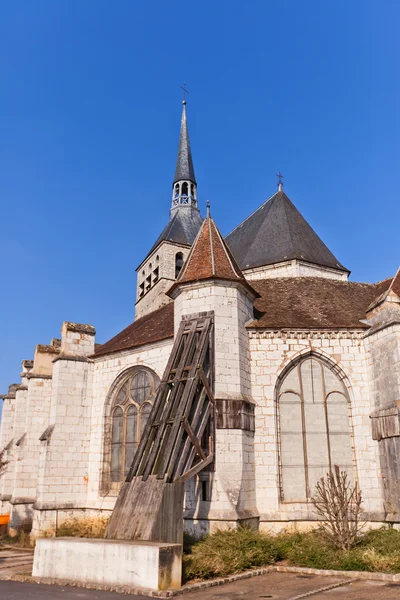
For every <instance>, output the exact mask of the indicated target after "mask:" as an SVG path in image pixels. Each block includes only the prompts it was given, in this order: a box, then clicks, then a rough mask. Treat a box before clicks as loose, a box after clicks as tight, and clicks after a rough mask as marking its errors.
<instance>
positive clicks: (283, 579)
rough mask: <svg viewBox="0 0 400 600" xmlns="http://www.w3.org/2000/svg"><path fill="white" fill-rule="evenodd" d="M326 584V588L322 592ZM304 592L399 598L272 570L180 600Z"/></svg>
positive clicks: (282, 599)
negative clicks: (265, 573)
mask: <svg viewBox="0 0 400 600" xmlns="http://www.w3.org/2000/svg"><path fill="white" fill-rule="evenodd" d="M341 583H342V584H343V585H338V584H341ZM335 585H336V586H337V587H333V586H335ZM330 586H332V588H331V589H330V590H326V591H322V588H329V587H330ZM0 590H1V588H0ZM318 590H321V591H318ZM310 592H311V593H310ZM305 595H307V597H309V598H310V599H311V600H399V598H400V584H399V583H386V584H385V583H383V582H381V581H361V580H360V581H352V580H351V579H344V578H342V577H322V576H320V575H319V576H317V575H299V574H297V573H276V572H275V573H274V572H272V573H268V574H267V575H261V576H259V577H252V578H251V579H242V580H241V581H236V582H234V583H228V584H227V585H224V586H221V587H211V588H208V589H205V590H200V591H198V592H193V593H191V594H189V595H187V596H182V600H183V599H184V598H185V599H187V600H258V599H261V598H270V599H271V600H294V599H295V598H296V599H297V598H302V597H305ZM178 598H179V596H178Z"/></svg>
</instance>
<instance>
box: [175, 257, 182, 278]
mask: <svg viewBox="0 0 400 600" xmlns="http://www.w3.org/2000/svg"><path fill="white" fill-rule="evenodd" d="M182 267H183V254H182V252H177V253H176V254H175V279H177V278H178V275H179V273H180V272H181V269H182Z"/></svg>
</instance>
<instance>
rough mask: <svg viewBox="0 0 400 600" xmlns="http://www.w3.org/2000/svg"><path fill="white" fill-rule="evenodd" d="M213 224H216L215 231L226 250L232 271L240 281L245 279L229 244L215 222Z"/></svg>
mask: <svg viewBox="0 0 400 600" xmlns="http://www.w3.org/2000/svg"><path fill="white" fill-rule="evenodd" d="M213 223H214V227H215V231H216V232H217V235H218V238H219V240H220V242H221V244H222V247H223V249H224V250H225V254H226V256H227V258H228V261H229V264H230V266H231V268H232V271H233V272H234V273H235V274H236V276H237V277H238V279H245V276H244V275H243V272H242V270H241V268H240V267H239V265H238V264H237V263H236V261H235V259H234V258H233V256H232V254H231V252H230V250H229V247H228V244H227V243H226V242H225V240H224V239H223V237H222V235H221V233H220V231H219V229H218V227H216V225H215V222H214V221H213Z"/></svg>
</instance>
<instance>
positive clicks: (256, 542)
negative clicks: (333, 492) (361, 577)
mask: <svg viewBox="0 0 400 600" xmlns="http://www.w3.org/2000/svg"><path fill="white" fill-rule="evenodd" d="M279 560H286V561H287V562H288V563H289V564H291V565H294V566H299V567H311V568H315V569H335V570H336V569H337V570H343V571H378V572H382V573H400V531H397V530H394V529H387V528H382V529H378V530H371V531H369V532H367V533H366V534H364V535H360V536H359V538H358V540H357V543H356V545H355V546H354V547H353V548H351V549H350V550H341V549H337V548H335V546H334V545H333V544H332V543H331V542H329V541H328V540H327V539H326V538H325V537H324V536H323V535H321V532H320V530H315V531H310V532H307V533H293V532H282V533H280V534H277V535H269V534H262V533H259V532H255V531H252V530H250V529H240V528H239V529H231V530H228V531H217V532H216V533H214V534H213V535H209V536H207V537H206V538H204V539H203V540H200V541H197V542H194V543H193V544H192V545H191V547H188V549H187V553H186V554H185V555H184V560H183V567H184V579H185V580H186V581H188V580H194V579H209V578H212V577H221V576H226V575H230V574H233V573H238V572H239V571H244V570H247V569H253V568H257V567H260V566H267V565H270V564H273V563H275V562H277V561H279Z"/></svg>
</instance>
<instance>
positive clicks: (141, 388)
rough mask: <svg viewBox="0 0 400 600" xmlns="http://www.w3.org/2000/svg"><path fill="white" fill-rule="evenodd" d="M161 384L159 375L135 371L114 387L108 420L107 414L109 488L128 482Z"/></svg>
mask: <svg viewBox="0 0 400 600" xmlns="http://www.w3.org/2000/svg"><path fill="white" fill-rule="evenodd" d="M158 383H159V380H158V377H157V375H156V374H155V373H153V372H152V371H151V370H150V369H147V368H144V367H134V368H133V369H130V370H129V371H128V372H127V373H125V374H124V375H123V376H122V378H121V380H120V381H119V382H117V384H116V385H115V386H114V389H113V391H112V397H111V402H110V404H109V408H108V413H109V414H108V417H107V411H106V437H105V441H106V446H107V444H108V446H109V447H108V448H107V447H106V449H105V456H107V455H108V456H109V457H110V458H109V469H106V471H107V472H108V473H109V477H108V485H107V481H104V482H103V484H105V487H108V488H109V487H110V485H109V484H115V483H119V482H121V481H123V480H124V479H125V476H126V475H127V473H128V471H129V468H130V466H131V464H132V460H133V457H134V455H135V452H136V450H137V447H138V444H139V441H140V438H141V435H142V433H143V430H144V427H145V425H146V422H147V419H148V418H149V415H150V412H151V408H152V405H153V400H154V397H155V394H156V391H157V387H158ZM107 431H109V434H108V435H107ZM111 487H112V486H111Z"/></svg>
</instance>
